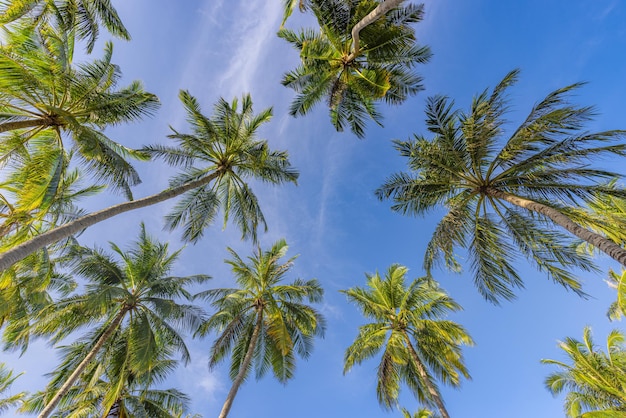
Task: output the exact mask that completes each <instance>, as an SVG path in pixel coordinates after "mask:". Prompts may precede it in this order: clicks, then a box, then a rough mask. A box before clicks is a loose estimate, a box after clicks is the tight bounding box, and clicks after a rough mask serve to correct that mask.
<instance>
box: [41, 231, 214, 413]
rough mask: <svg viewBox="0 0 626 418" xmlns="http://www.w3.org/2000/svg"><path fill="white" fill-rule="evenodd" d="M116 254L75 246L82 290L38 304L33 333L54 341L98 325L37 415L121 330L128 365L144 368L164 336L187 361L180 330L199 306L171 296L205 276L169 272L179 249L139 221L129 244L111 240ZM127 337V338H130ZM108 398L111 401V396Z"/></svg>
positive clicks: (183, 294)
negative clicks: (126, 340)
mask: <svg viewBox="0 0 626 418" xmlns="http://www.w3.org/2000/svg"><path fill="white" fill-rule="evenodd" d="M111 247H112V249H113V251H114V252H115V253H116V254H117V256H118V257H119V259H120V260H121V262H120V261H118V260H116V259H115V258H114V257H113V256H111V255H110V254H107V253H105V252H104V251H102V250H99V249H88V248H77V249H76V250H75V252H76V254H75V257H73V259H74V260H75V261H74V265H73V272H74V273H75V274H77V275H79V276H82V277H84V278H86V279H87V280H88V282H87V284H86V285H85V292H84V293H83V294H80V295H76V296H71V297H68V298H65V299H62V300H60V301H58V302H56V303H54V304H50V305H49V306H47V307H45V308H43V309H42V310H41V311H40V312H39V314H38V315H37V318H36V319H37V321H36V322H35V323H34V324H33V330H31V331H32V332H34V333H36V334H39V335H52V341H53V342H56V341H58V340H60V339H61V338H64V337H65V336H67V335H68V334H69V333H71V332H74V331H75V330H77V329H79V328H81V327H84V326H86V325H92V326H93V325H94V324H97V329H96V331H95V332H93V333H92V334H91V335H92V338H91V341H90V343H89V347H88V348H89V351H87V352H86V353H85V357H84V358H83V359H80V363H79V364H78V365H77V366H76V368H75V369H74V370H72V371H71V372H72V373H71V375H70V376H69V377H67V380H66V381H65V382H64V384H63V385H62V386H61V387H60V389H59V390H58V392H57V393H56V395H55V396H54V397H52V399H50V400H48V403H47V405H46V407H45V408H44V410H43V411H42V412H41V414H40V415H39V416H40V418H44V417H47V416H49V414H50V413H51V412H52V410H53V409H54V407H55V405H56V404H57V403H58V402H59V401H60V399H61V398H62V397H63V396H65V394H66V393H67V392H68V391H69V389H70V388H71V386H72V384H73V383H74V382H75V381H77V379H78V378H79V377H80V375H81V374H82V373H83V372H84V370H85V368H86V367H87V366H88V365H89V364H90V363H91V362H92V361H93V359H94V358H95V356H96V355H97V354H98V353H99V352H100V350H101V349H102V347H104V346H105V345H106V344H108V343H110V342H111V341H123V339H121V340H118V338H119V336H120V335H121V334H124V333H126V337H127V338H130V340H131V344H132V345H131V347H130V348H129V350H130V351H128V356H127V357H126V359H127V360H128V362H129V364H130V366H128V367H129V370H130V371H132V370H146V369H149V368H150V366H151V362H152V361H153V359H154V358H155V354H154V351H155V350H158V348H159V344H158V341H162V340H165V341H167V342H168V344H170V345H171V346H172V347H174V348H175V350H176V351H177V352H178V353H180V355H181V357H182V359H183V360H184V361H185V362H187V361H189V351H188V349H187V346H186V344H185V342H184V339H183V336H182V335H181V334H180V331H181V330H183V329H187V330H190V329H196V328H197V327H198V326H199V325H200V321H201V317H202V310H201V309H200V308H198V307H196V306H194V305H190V304H181V303H178V302H176V299H180V298H182V299H187V300H190V299H191V294H190V293H189V291H188V289H187V287H188V286H190V285H192V284H194V283H203V282H205V281H206V280H207V279H208V277H207V276H204V275H195V276H187V277H178V276H170V275H169V273H170V271H171V268H172V264H173V263H174V261H175V260H176V258H177V256H178V254H179V252H180V251H177V252H174V253H173V254H170V253H169V251H168V245H167V244H161V243H158V242H156V241H154V240H152V239H151V238H150V237H149V236H148V235H147V233H146V231H145V227H144V226H143V225H142V228H141V232H140V235H139V239H138V241H137V242H136V243H135V245H134V247H132V248H131V249H129V250H126V251H123V250H122V249H120V248H119V247H118V246H116V245H115V244H111ZM131 337H132V338H131ZM113 400H115V399H114V398H113Z"/></svg>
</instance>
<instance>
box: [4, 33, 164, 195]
mask: <svg viewBox="0 0 626 418" xmlns="http://www.w3.org/2000/svg"><path fill="white" fill-rule="evenodd" d="M6 36H7V44H6V45H2V46H0V133H6V134H5V135H4V136H3V141H2V144H1V145H0V161H1V162H6V161H8V160H10V159H13V158H19V157H20V156H21V155H23V154H25V153H28V152H29V144H31V143H33V145H32V147H39V148H41V147H46V148H47V150H48V158H39V160H38V161H39V162H40V164H41V165H43V168H41V169H40V171H44V169H45V170H47V172H46V174H47V175H46V176H45V178H46V179H47V181H42V182H41V183H42V184H40V185H34V186H37V187H36V190H35V191H37V192H39V193H41V194H48V195H50V194H54V190H48V189H50V188H53V187H54V186H55V185H57V184H58V183H59V179H60V178H61V177H62V176H63V174H64V173H65V171H66V169H67V165H68V161H67V160H68V158H67V157H68V156H67V149H66V148H67V147H66V146H65V143H64V141H65V137H66V136H69V137H71V139H72V140H73V149H74V150H75V151H76V155H75V157H77V158H78V159H79V160H80V162H81V164H82V165H83V167H86V168H87V169H88V170H90V172H92V173H94V174H95V176H96V178H97V179H99V180H103V181H104V182H105V183H107V184H110V185H111V186H113V187H114V188H117V189H121V190H122V191H123V192H124V193H125V194H126V195H127V196H128V197H129V198H130V197H131V196H132V194H131V191H130V186H133V185H135V184H137V183H139V181H140V180H139V176H138V174H137V173H136V172H135V170H134V168H133V167H132V166H131V165H130V163H128V161H127V158H129V157H132V158H135V159H140V160H145V159H147V156H146V155H145V154H143V153H140V152H137V151H135V150H133V149H131V148H128V147H125V146H123V145H121V144H119V143H117V142H115V141H113V140H111V139H110V138H108V137H107V136H106V135H105V134H104V133H103V130H104V129H105V128H106V127H107V126H113V125H117V124H120V123H126V122H132V121H136V120H138V119H140V118H141V117H143V116H145V115H150V114H152V112H153V111H154V110H156V108H157V107H158V104H159V102H158V99H157V98H156V96H154V95H153V94H151V93H147V92H145V91H144V89H143V87H142V86H141V83H139V82H137V81H135V82H132V83H131V84H130V85H129V86H128V87H124V88H121V89H119V88H117V84H118V82H119V79H120V78H121V72H120V69H119V67H118V66H116V65H115V64H112V63H111V57H112V53H113V47H112V44H110V43H107V44H106V47H105V51H104V56H103V57H102V58H101V59H97V60H94V61H93V62H91V63H83V64H78V65H77V64H74V63H73V55H74V40H73V36H74V35H73V32H71V31H70V32H63V31H55V30H54V29H52V28H51V27H49V26H46V27H44V28H40V29H36V28H34V27H32V26H17V27H15V28H13V29H12V30H8V31H7V35H6ZM42 189H43V191H40V190H42Z"/></svg>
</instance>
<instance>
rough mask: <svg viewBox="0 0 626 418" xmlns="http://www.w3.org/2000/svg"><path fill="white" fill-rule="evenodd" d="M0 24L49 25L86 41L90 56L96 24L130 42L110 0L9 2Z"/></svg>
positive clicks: (5, 4)
mask: <svg viewBox="0 0 626 418" xmlns="http://www.w3.org/2000/svg"><path fill="white" fill-rule="evenodd" d="M3 6H4V8H3V9H2V10H0V24H2V25H5V24H7V23H10V22H15V21H16V20H18V19H23V18H25V17H26V18H29V19H31V20H33V21H35V22H38V23H40V24H41V23H43V24H46V23H52V24H54V25H55V26H57V27H58V28H59V29H60V30H64V31H70V30H75V31H76V33H77V34H78V38H79V39H83V40H87V52H89V53H91V51H93V47H94V46H95V44H96V40H97V39H98V34H99V32H100V23H102V24H103V25H104V27H105V28H106V29H107V30H108V31H109V32H110V33H111V34H112V35H114V36H117V37H118V38H121V39H125V40H130V34H129V33H128V30H127V29H126V28H125V27H124V24H123V23H122V20H121V19H120V17H119V16H118V14H117V10H115V7H113V5H112V4H111V0H9V1H8V2H3Z"/></svg>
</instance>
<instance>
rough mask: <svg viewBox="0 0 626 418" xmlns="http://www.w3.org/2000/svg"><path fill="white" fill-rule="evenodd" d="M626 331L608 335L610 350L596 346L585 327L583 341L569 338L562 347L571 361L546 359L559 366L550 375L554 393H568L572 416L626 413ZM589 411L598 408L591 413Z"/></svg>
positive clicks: (548, 380) (548, 382) (567, 406)
mask: <svg viewBox="0 0 626 418" xmlns="http://www.w3.org/2000/svg"><path fill="white" fill-rule="evenodd" d="M624 341H625V337H624V334H622V333H621V332H619V331H617V330H613V331H612V332H611V333H609V336H608V337H607V346H606V349H607V351H606V353H604V352H602V351H601V350H599V349H598V347H596V346H595V344H594V342H593V339H592V336H591V329H590V328H589V327H585V330H584V332H583V341H582V342H581V341H578V340H576V339H574V338H566V339H565V341H563V342H559V347H560V348H561V349H562V350H563V351H564V352H565V353H566V354H567V356H568V357H569V360H570V363H569V364H568V363H564V362H561V361H557V360H542V363H545V364H552V365H555V366H558V367H559V371H557V372H554V373H552V374H551V375H550V376H548V377H547V378H546V387H547V388H548V390H549V391H550V392H552V393H553V394H555V395H556V394H559V393H562V392H567V395H566V397H565V413H566V415H567V416H568V417H581V416H582V417H584V418H587V417H588V418H592V417H598V418H601V417H621V416H625V415H626V351H625V350H624V348H625V347H624ZM586 411H594V412H595V411H597V412H595V413H594V412H587V413H585V412H586Z"/></svg>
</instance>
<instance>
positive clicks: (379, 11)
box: [346, 0, 404, 62]
mask: <svg viewBox="0 0 626 418" xmlns="http://www.w3.org/2000/svg"><path fill="white" fill-rule="evenodd" d="M403 1H404V0H384V1H383V2H382V3H380V4H379V5H378V6H376V8H375V9H374V10H372V11H371V12H369V13H368V14H367V16H365V17H364V18H363V19H361V20H359V21H358V22H357V24H356V25H354V27H353V28H352V52H351V53H350V55H348V58H346V62H352V61H354V59H355V58H356V57H357V56H358V55H359V33H360V32H361V31H362V30H363V28H364V27H366V26H367V25H370V24H371V23H373V22H375V21H377V20H378V19H380V17H381V16H384V15H385V14H387V12H388V11H389V10H391V9H394V8H396V7H398V5H399V4H400V3H402V2H403Z"/></svg>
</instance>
